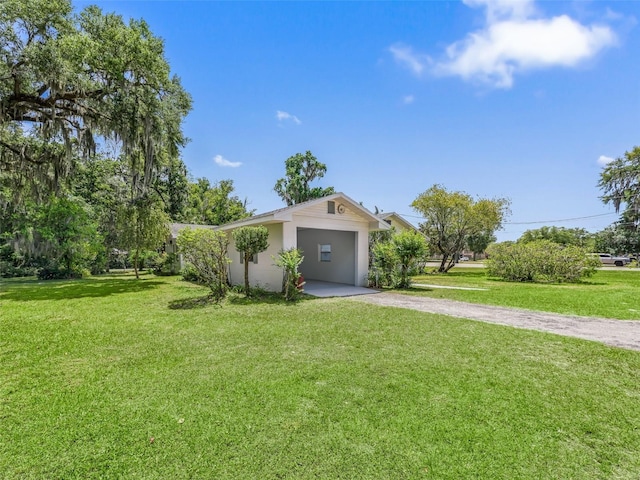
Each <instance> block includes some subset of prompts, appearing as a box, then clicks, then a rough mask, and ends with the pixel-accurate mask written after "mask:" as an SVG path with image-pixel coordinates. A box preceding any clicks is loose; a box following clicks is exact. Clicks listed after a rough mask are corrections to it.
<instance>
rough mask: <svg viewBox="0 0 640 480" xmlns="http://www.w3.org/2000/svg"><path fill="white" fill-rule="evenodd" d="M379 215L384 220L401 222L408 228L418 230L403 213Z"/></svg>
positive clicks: (403, 226)
mask: <svg viewBox="0 0 640 480" xmlns="http://www.w3.org/2000/svg"><path fill="white" fill-rule="evenodd" d="M378 217H380V218H381V219H382V220H391V221H395V222H396V223H399V224H400V225H401V226H402V228H404V229H406V230H416V231H417V230H418V229H417V228H416V227H415V226H414V225H413V224H412V223H411V222H409V221H408V220H406V219H405V218H404V217H403V216H402V215H400V214H399V213H396V212H387V213H379V214H378Z"/></svg>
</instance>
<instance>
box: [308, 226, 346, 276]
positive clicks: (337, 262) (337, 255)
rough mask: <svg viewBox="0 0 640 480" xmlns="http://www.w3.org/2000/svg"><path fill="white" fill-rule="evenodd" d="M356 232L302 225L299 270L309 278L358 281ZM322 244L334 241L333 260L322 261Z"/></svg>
mask: <svg viewBox="0 0 640 480" xmlns="http://www.w3.org/2000/svg"><path fill="white" fill-rule="evenodd" d="M356 235H357V233H356V232H340V231H336V230H317V229H299V230H298V248H299V249H301V250H302V252H303V255H304V261H303V262H302V265H301V266H300V272H301V273H302V275H303V276H304V278H305V279H307V280H322V281H325V282H336V283H346V284H349V285H354V284H355V267H356ZM320 244H329V245H331V261H329V262H322V261H320Z"/></svg>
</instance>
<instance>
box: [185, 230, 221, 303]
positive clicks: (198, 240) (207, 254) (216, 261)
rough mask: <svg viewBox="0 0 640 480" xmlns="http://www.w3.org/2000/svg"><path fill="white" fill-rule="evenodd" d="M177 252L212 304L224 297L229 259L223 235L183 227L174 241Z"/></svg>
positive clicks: (211, 231) (213, 231)
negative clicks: (205, 287) (209, 296)
mask: <svg viewBox="0 0 640 480" xmlns="http://www.w3.org/2000/svg"><path fill="white" fill-rule="evenodd" d="M176 243H177V245H178V251H179V252H180V253H181V254H182V255H183V257H184V259H185V260H186V261H187V262H189V264H190V265H191V266H192V267H193V268H194V270H195V271H196V274H197V276H198V279H199V280H200V281H201V282H202V283H204V284H205V285H207V286H208V287H209V289H210V290H211V295H212V297H213V298H214V299H215V301H216V302H219V301H220V300H222V299H223V298H224V297H225V296H226V294H227V267H228V265H229V262H230V260H229V257H228V256H227V246H228V244H229V240H228V238H227V235H226V233H224V232H220V231H216V230H210V229H205V228H196V229H191V228H185V229H183V230H181V231H180V233H179V234H178V238H177V239H176Z"/></svg>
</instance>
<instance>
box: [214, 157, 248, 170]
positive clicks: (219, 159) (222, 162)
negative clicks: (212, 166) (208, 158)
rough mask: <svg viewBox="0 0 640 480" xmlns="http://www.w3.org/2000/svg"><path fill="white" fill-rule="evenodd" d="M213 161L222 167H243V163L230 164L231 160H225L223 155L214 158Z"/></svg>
mask: <svg viewBox="0 0 640 480" xmlns="http://www.w3.org/2000/svg"><path fill="white" fill-rule="evenodd" d="M213 161H214V162H216V164H217V165H220V166H221V167H231V168H237V167H239V166H240V165H242V162H230V161H229V160H227V159H226V158H224V157H223V156H222V155H216V156H215V157H213Z"/></svg>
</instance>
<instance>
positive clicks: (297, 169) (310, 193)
mask: <svg viewBox="0 0 640 480" xmlns="http://www.w3.org/2000/svg"><path fill="white" fill-rule="evenodd" d="M285 170H286V177H285V178H281V179H279V180H278V181H277V182H276V185H275V187H274V188H273V189H274V190H275V192H276V193H277V194H278V195H279V196H280V198H282V200H284V201H285V203H286V204H287V206H291V205H295V204H298V203H302V202H306V201H308V200H313V199H314V198H322V197H326V196H327V195H331V194H333V193H335V190H334V189H333V187H327V188H322V187H311V186H310V185H309V184H310V183H311V182H312V181H314V180H315V179H317V178H322V177H324V174H325V173H326V172H327V166H326V165H325V164H324V163H321V162H319V161H318V159H317V158H316V157H314V156H313V154H312V153H311V152H310V151H308V150H307V152H306V153H305V154H304V155H303V154H301V153H296V154H295V155H293V156H292V157H289V158H287V160H286V161H285Z"/></svg>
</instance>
